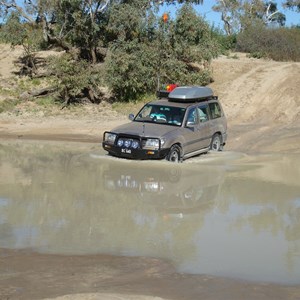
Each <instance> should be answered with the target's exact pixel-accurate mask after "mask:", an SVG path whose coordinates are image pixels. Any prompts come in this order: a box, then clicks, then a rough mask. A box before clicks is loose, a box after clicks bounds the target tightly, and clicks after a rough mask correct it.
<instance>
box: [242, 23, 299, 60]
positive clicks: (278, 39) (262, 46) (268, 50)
mask: <svg viewBox="0 0 300 300" xmlns="http://www.w3.org/2000/svg"><path fill="white" fill-rule="evenodd" d="M237 49H238V50H240V51H244V52H249V53H251V55H252V56H253V57H257V58H261V57H266V58H270V59H274V60H276V61H300V29H299V28H277V29H270V28H266V27H264V26H257V25H256V26H253V27H250V28H248V29H247V30H245V31H244V32H242V33H241V34H239V35H238V42H237Z"/></svg>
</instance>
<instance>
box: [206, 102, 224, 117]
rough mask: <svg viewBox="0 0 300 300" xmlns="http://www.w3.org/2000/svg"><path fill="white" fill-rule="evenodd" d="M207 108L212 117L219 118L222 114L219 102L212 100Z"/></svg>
mask: <svg viewBox="0 0 300 300" xmlns="http://www.w3.org/2000/svg"><path fill="white" fill-rule="evenodd" d="M209 109H210V113H211V117H212V119H216V118H220V117H221V116H222V111H221V107H220V105H219V103H217V102H213V103H209Z"/></svg>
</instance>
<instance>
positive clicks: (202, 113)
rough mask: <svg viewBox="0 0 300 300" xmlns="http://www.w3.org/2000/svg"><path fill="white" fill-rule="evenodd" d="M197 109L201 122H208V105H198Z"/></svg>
mask: <svg viewBox="0 0 300 300" xmlns="http://www.w3.org/2000/svg"><path fill="white" fill-rule="evenodd" d="M197 111H198V118H199V120H200V122H206V121H207V120H208V106H207V105H205V106H203V105H202V106H198V107H197Z"/></svg>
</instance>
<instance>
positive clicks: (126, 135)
mask: <svg viewBox="0 0 300 300" xmlns="http://www.w3.org/2000/svg"><path fill="white" fill-rule="evenodd" d="M158 94H159V96H160V97H161V99H159V100H156V101H152V102H149V103H147V104H146V105H145V106H144V107H143V108H142V109H141V110H140V111H139V113H138V114H137V115H136V116H133V115H130V116H129V118H130V119H131V121H132V122H131V123H129V124H125V125H121V126H119V127H117V128H114V129H113V130H112V131H109V132H108V131H106V132H105V133H104V136H103V143H102V145H103V148H104V149H105V150H106V151H108V153H109V154H111V155H113V156H117V157H124V158H133V159H162V158H166V159H167V160H169V161H174V162H178V161H182V160H183V159H186V158H188V157H191V156H195V155H198V154H201V153H205V152H208V151H209V150H214V151H221V150H222V149H223V146H224V145H225V142H226V138H227V122H226V117H225V115H224V112H223V109H222V107H221V105H220V103H219V101H218V97H217V96H214V95H213V92H212V90H211V89H210V88H208V87H201V86H191V87H189V86H183V87H176V88H175V89H174V90H173V91H171V92H170V93H167V92H165V91H161V92H160V93H158Z"/></svg>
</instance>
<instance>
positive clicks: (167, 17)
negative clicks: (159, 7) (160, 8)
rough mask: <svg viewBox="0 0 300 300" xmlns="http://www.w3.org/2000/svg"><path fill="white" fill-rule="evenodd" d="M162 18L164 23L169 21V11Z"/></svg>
mask: <svg viewBox="0 0 300 300" xmlns="http://www.w3.org/2000/svg"><path fill="white" fill-rule="evenodd" d="M162 19H163V21H164V23H167V22H168V20H169V15H168V14H167V13H164V14H163V16H162Z"/></svg>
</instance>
